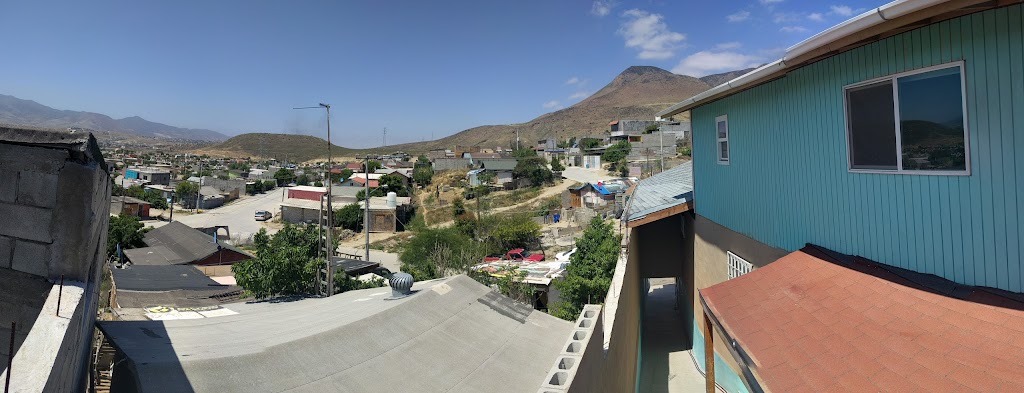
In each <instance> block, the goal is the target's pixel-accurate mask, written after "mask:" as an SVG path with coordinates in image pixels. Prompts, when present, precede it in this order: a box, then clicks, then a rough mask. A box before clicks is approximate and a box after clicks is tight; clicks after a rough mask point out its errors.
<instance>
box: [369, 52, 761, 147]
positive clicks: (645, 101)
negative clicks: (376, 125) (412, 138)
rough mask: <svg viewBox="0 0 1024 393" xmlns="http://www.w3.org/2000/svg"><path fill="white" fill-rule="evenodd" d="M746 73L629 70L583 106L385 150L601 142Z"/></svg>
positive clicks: (649, 67)
mask: <svg viewBox="0 0 1024 393" xmlns="http://www.w3.org/2000/svg"><path fill="white" fill-rule="evenodd" d="M751 70H752V69H747V70H738V71H731V72H726V73H721V74H714V75H708V76H705V77H702V78H695V77H692V76H686V75H677V74H673V73H671V72H669V71H666V70H663V69H661V68H658V67H651V66H632V67H629V68H627V69H626V70H624V71H622V73H620V74H619V75H618V76H616V77H615V79H613V80H612V81H611V83H609V84H608V85H606V86H604V87H603V88H602V89H601V90H598V91H597V92H596V93H594V94H593V95H591V96H590V97H587V98H586V99H584V100H583V101H580V102H578V103H576V104H575V105H572V106H570V107H568V108H565V109H561V110H557V111H554V112H551V113H546V114H543V115H541V116H539V117H537V118H535V119H533V120H530V121H528V122H526V123H521V124H508V125H487V126H480V127H474V128H470V129H468V130H465V131H462V132H459V133H456V134H454V135H450V136H447V137H444V138H441V139H438V140H434V141H426V142H417V143H407V144H402V145H395V146H388V150H389V151H390V150H404V151H410V152H418V151H426V150H430V149H439V148H449V149H450V148H451V147H452V146H454V145H468V146H475V145H479V146H487V147H496V146H499V145H500V146H508V144H509V143H510V141H511V140H513V139H514V138H515V133H516V132H517V131H518V132H519V138H520V140H521V141H522V143H524V144H530V143H532V142H536V141H537V140H540V139H544V138H548V137H557V138H560V139H567V138H570V137H577V138H579V137H585V136H603V135H604V133H605V131H607V130H608V123H609V122H611V121H615V120H621V119H652V120H653V119H654V114H655V113H657V112H658V111H660V110H662V109H665V108H666V107H669V106H671V105H673V104H675V103H678V102H679V101H682V100H684V99H687V98H690V97H693V96H694V95H696V94H698V93H701V92H703V91H705V90H708V89H710V88H712V87H714V86H717V85H719V84H722V83H725V82H727V81H729V80H731V79H733V78H736V77H738V76H740V75H742V74H745V73H747V72H749V71H751Z"/></svg>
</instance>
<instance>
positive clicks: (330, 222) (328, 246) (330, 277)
mask: <svg viewBox="0 0 1024 393" xmlns="http://www.w3.org/2000/svg"><path fill="white" fill-rule="evenodd" d="M320 108H324V109H326V110H327V173H326V176H324V177H325V179H324V180H325V185H326V186H327V212H328V214H327V240H326V241H325V242H324V243H325V244H324V249H325V254H326V255H325V256H326V259H327V296H331V295H333V294H334V264H333V263H332V262H333V261H331V256H332V255H331V254H333V253H334V233H333V227H334V209H332V208H331V169H332V167H333V166H334V164H333V162H332V161H331V104H325V103H322V102H321V103H320V104H319V105H318V106H303V107H297V108H292V109H320ZM320 217H321V220H322V219H323V214H321V216H320ZM320 224H321V225H323V223H322V222H321V223H320ZM367 260H369V258H367Z"/></svg>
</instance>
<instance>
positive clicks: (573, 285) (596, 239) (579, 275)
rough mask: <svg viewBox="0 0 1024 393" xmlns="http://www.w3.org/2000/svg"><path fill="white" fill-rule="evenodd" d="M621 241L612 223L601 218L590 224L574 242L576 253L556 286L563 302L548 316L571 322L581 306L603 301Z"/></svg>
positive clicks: (580, 309)
mask: <svg viewBox="0 0 1024 393" xmlns="http://www.w3.org/2000/svg"><path fill="white" fill-rule="evenodd" d="M621 240H622V239H621V237H620V236H619V235H616V234H615V232H614V230H613V228H612V224H611V223H609V222H606V221H604V220H602V219H601V218H600V217H594V219H593V220H591V221H590V225H589V226H588V227H587V229H586V230H584V231H583V235H582V236H581V237H580V238H579V239H578V240H576V252H575V253H573V254H572V257H570V263H569V266H568V267H567V268H566V269H565V279H564V280H561V281H556V282H555V288H557V289H558V290H559V291H561V297H562V301H560V302H558V303H556V304H554V305H553V306H552V309H551V315H554V316H556V317H559V318H562V319H565V320H570V321H572V320H575V319H576V317H577V316H579V313H580V311H582V310H583V306H584V305H586V304H588V303H593V304H597V303H601V302H603V301H604V298H605V295H607V293H608V287H609V286H610V285H611V281H612V276H613V274H614V272H615V264H616V262H617V261H618V258H619V251H620V247H621V246H620V242H621Z"/></svg>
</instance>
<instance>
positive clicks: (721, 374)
mask: <svg viewBox="0 0 1024 393" xmlns="http://www.w3.org/2000/svg"><path fill="white" fill-rule="evenodd" d="M691 326H692V328H693V351H692V353H693V358H694V359H697V368H699V369H700V371H701V372H702V373H704V374H707V367H705V366H704V334H703V333H701V329H700V326H697V324H696V323H694V324H692V325H691ZM715 383H717V384H718V386H721V387H722V388H723V389H725V391H727V392H729V393H750V390H749V389H747V385H746V384H744V383H743V379H742V378H740V375H739V374H737V373H736V371H734V370H733V369H732V367H729V364H728V363H726V362H725V360H723V359H722V357H721V356H719V355H718V352H715Z"/></svg>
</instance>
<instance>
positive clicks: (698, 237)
mask: <svg viewBox="0 0 1024 393" xmlns="http://www.w3.org/2000/svg"><path fill="white" fill-rule="evenodd" d="M693 226H694V235H695V237H694V242H693V255H694V269H693V271H694V291H693V294H692V296H693V298H692V302H693V303H692V304H693V310H694V318H695V319H696V323H697V325H698V326H699V327H700V330H701V331H703V329H704V310H703V308H702V306H701V304H700V297H699V295H698V294H697V290H699V289H702V288H707V287H710V286H712V285H715V284H718V283H721V282H723V281H726V280H727V279H728V278H729V267H728V266H729V263H728V260H729V259H728V255H727V254H726V252H727V251H732V253H733V254H736V255H738V256H739V257H741V258H743V259H745V260H747V262H750V263H751V264H752V265H754V268H755V269H757V268H758V267H762V266H765V265H767V264H769V263H771V262H774V261H775V260H777V259H779V258H781V257H783V256H785V255H786V254H789V253H788V252H786V251H785V250H782V249H779V248H774V247H771V246H768V245H766V244H764V243H761V242H758V241H756V240H754V239H751V238H750V237H747V236H745V235H743V234H741V233H738V232H735V231H733V230H731V229H729V228H726V227H724V226H722V225H719V224H718V223H716V222H714V221H711V220H709V219H707V218H706V217H702V216H700V215H699V214H698V215H696V217H695V218H694V223H693ZM714 341H715V352H716V353H718V356H720V357H721V358H722V359H724V360H725V361H726V363H728V364H729V366H730V367H732V369H733V372H735V373H737V374H738V373H739V366H738V365H737V364H736V361H735V359H733V357H732V355H731V354H730V353H729V347H728V346H727V345H726V343H725V340H723V339H722V337H721V335H719V334H718V333H717V332H716V333H715V336H714ZM698 360H702V359H698Z"/></svg>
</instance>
